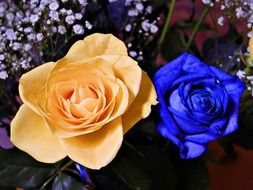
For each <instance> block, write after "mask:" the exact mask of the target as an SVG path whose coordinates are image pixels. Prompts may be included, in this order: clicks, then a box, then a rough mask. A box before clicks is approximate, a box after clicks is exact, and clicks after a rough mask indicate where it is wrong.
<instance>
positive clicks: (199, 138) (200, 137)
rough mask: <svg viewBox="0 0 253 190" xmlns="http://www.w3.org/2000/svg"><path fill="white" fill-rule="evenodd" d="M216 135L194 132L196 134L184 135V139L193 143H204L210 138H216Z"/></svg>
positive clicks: (210, 139)
mask: <svg viewBox="0 0 253 190" xmlns="http://www.w3.org/2000/svg"><path fill="white" fill-rule="evenodd" d="M217 138H218V136H216V135H214V134H210V133H209V134H208V133H206V134H196V135H186V136H185V140H187V141H191V142H193V143H198V144H206V143H208V142H210V141H212V140H215V139H217Z"/></svg>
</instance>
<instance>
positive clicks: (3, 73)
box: [0, 71, 8, 80]
mask: <svg viewBox="0 0 253 190" xmlns="http://www.w3.org/2000/svg"><path fill="white" fill-rule="evenodd" d="M6 78H8V73H7V72H6V71H0V79H3V80H4V79H6Z"/></svg>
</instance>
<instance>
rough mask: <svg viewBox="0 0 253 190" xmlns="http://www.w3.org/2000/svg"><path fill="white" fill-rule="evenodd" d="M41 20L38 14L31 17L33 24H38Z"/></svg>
mask: <svg viewBox="0 0 253 190" xmlns="http://www.w3.org/2000/svg"><path fill="white" fill-rule="evenodd" d="M38 20H39V15H37V14H32V15H31V16H30V22H31V23H33V24H34V23H36V22H37V21H38Z"/></svg>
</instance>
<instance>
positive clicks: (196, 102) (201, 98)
mask: <svg viewBox="0 0 253 190" xmlns="http://www.w3.org/2000/svg"><path fill="white" fill-rule="evenodd" d="M212 99H213V98H212V96H211V94H210V92H208V91H206V90H200V89H198V90H195V91H193V93H192V94H191V95H190V104H191V107H192V109H194V110H198V111H201V112H207V111H208V110H210V109H211V108H212V106H213V101H212Z"/></svg>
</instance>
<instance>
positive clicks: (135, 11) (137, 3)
mask: <svg viewBox="0 0 253 190" xmlns="http://www.w3.org/2000/svg"><path fill="white" fill-rule="evenodd" d="M146 1H147V0H125V6H126V7H127V8H128V16H130V17H133V16H134V17H136V16H139V15H141V14H143V12H144V11H145V6H144V3H145V2H146ZM146 11H147V10H146Z"/></svg>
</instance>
